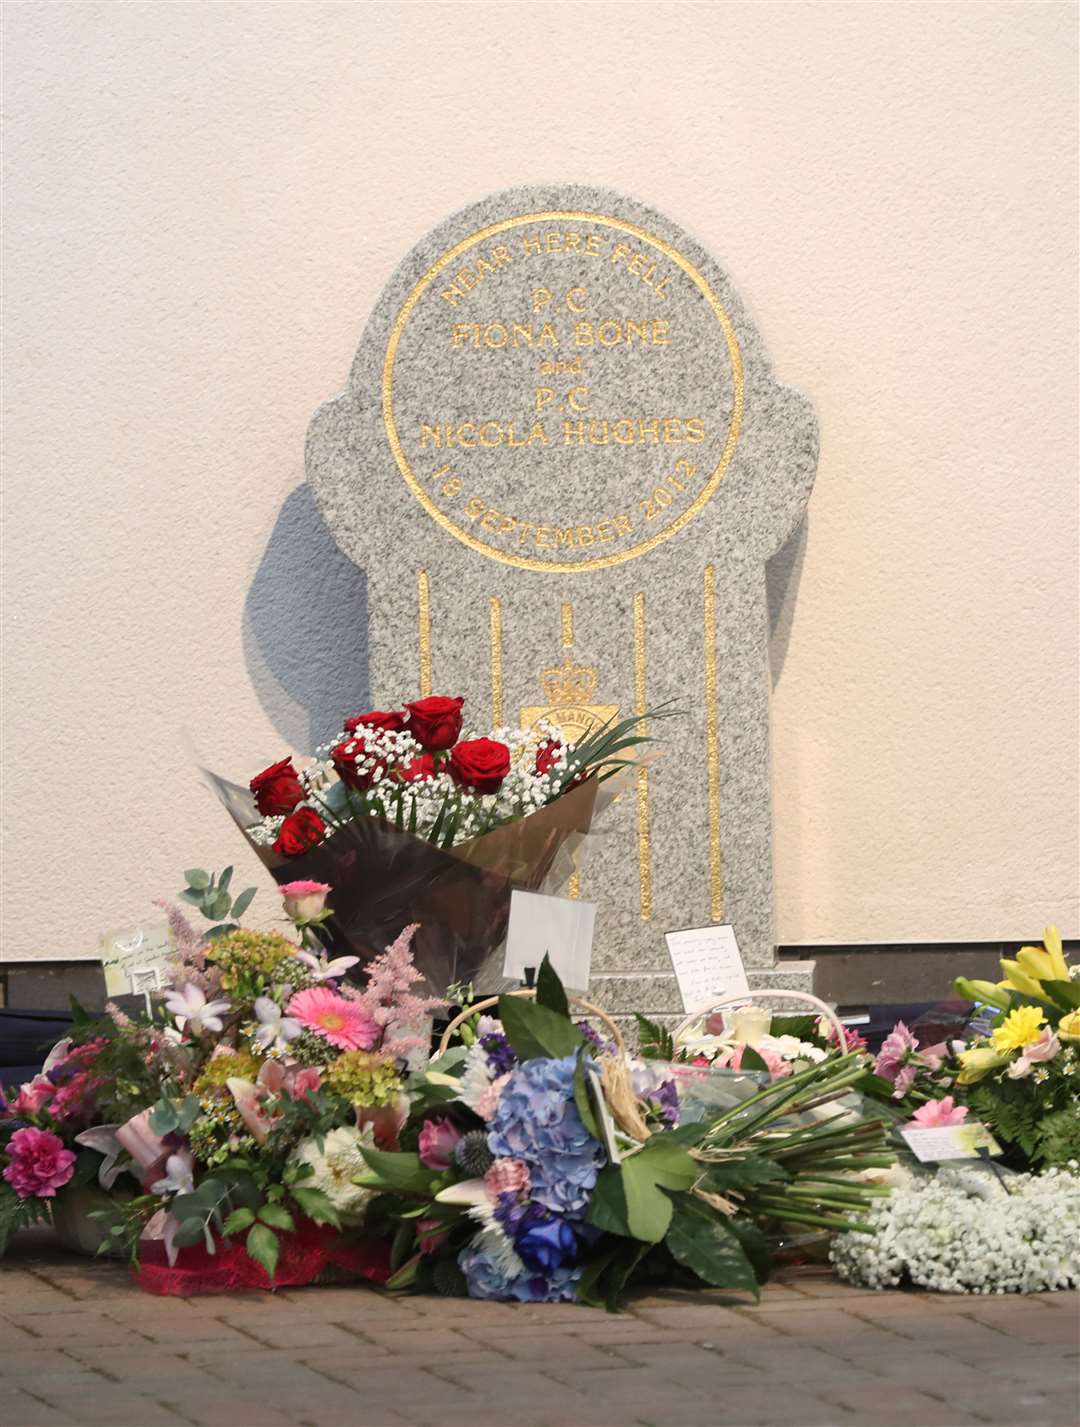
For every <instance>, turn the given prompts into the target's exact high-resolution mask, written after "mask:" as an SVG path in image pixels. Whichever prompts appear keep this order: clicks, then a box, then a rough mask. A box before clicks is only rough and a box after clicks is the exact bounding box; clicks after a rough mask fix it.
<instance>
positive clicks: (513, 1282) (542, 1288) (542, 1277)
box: [458, 1249, 582, 1303]
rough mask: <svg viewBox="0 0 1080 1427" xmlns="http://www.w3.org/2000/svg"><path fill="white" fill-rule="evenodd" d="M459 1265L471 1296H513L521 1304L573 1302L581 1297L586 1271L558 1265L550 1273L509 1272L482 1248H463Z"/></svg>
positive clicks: (459, 1256)
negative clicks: (579, 1290) (580, 1284)
mask: <svg viewBox="0 0 1080 1427" xmlns="http://www.w3.org/2000/svg"><path fill="white" fill-rule="evenodd" d="M458 1267H459V1268H460V1269H461V1271H462V1273H463V1274H464V1275H465V1282H466V1284H467V1285H468V1289H469V1297H470V1298H500V1299H512V1300H514V1301H515V1302H517V1303H570V1302H572V1301H573V1299H574V1298H576V1297H577V1285H578V1280H579V1279H580V1278H581V1273H582V1270H581V1268H580V1266H579V1267H576V1268H557V1269H555V1270H554V1271H553V1272H551V1273H549V1274H545V1273H533V1272H531V1271H528V1270H527V1271H526V1272H525V1273H519V1274H516V1275H510V1274H507V1273H506V1272H505V1270H504V1269H503V1268H501V1267H500V1266H499V1264H497V1263H496V1262H495V1260H494V1259H492V1258H491V1257H490V1256H489V1255H488V1254H486V1253H484V1252H483V1250H481V1249H462V1251H461V1253H460V1254H458Z"/></svg>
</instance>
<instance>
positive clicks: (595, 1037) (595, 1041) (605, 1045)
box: [574, 1021, 615, 1055]
mask: <svg viewBox="0 0 1080 1427" xmlns="http://www.w3.org/2000/svg"><path fill="white" fill-rule="evenodd" d="M574 1024H575V1025H576V1026H577V1028H578V1030H579V1031H580V1032H581V1034H582V1035H583V1036H584V1038H585V1041H586V1043H587V1044H588V1045H590V1046H592V1048H593V1051H594V1053H595V1054H596V1055H614V1054H615V1042H614V1041H606V1040H605V1039H604V1037H603V1036H602V1035H601V1034H600V1032H599V1031H598V1030H597V1029H596V1027H595V1026H593V1025H590V1024H589V1022H588V1021H575V1022H574Z"/></svg>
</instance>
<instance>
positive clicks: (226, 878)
mask: <svg viewBox="0 0 1080 1427" xmlns="http://www.w3.org/2000/svg"><path fill="white" fill-rule="evenodd" d="M232 875H233V870H232V868H231V867H226V869H225V871H224V872H223V873H222V874H221V876H220V877H219V878H218V886H219V887H220V888H221V890H222V891H223V892H225V891H227V890H228V886H229V883H230V882H231V881H232Z"/></svg>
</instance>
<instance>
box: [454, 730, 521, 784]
mask: <svg viewBox="0 0 1080 1427" xmlns="http://www.w3.org/2000/svg"><path fill="white" fill-rule="evenodd" d="M509 772H510V750H509V748H507V746H506V744H505V743H496V741H495V740H494V739H493V738H472V739H470V740H469V741H468V742H467V743H459V744H458V745H457V746H456V747H455V748H453V749H451V751H450V776H451V778H453V780H454V782H455V783H457V784H458V785H459V786H460V787H462V788H468V789H469V790H470V791H471V792H473V793H497V792H498V791H499V789H500V788H501V787H502V781H503V779H504V778H505V777H506V775H507V773H509Z"/></svg>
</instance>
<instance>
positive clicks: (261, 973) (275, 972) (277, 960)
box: [206, 927, 311, 991]
mask: <svg viewBox="0 0 1080 1427" xmlns="http://www.w3.org/2000/svg"><path fill="white" fill-rule="evenodd" d="M297 950H298V948H297V947H296V946H295V945H294V944H293V943H292V942H291V941H289V939H288V938H287V937H284V936H282V935H281V933H280V932H255V931H246V930H244V929H243V928H242V927H241V928H238V929H237V930H236V931H234V932H226V933H225V935H224V936H221V937H217V938H216V939H215V940H214V941H212V942H211V943H210V945H209V947H208V949H207V952H206V959H207V960H208V961H212V962H213V963H214V965H215V966H218V967H220V969H221V984H222V987H223V988H224V989H225V990H226V991H235V990H237V989H238V988H240V987H242V986H243V985H244V983H245V982H246V981H252V980H254V979H255V978H259V979H270V980H278V981H284V980H287V981H288V982H289V983H290V984H291V985H292V986H293V988H294V989H298V988H299V987H300V986H306V985H307V984H308V983H309V981H310V979H311V976H310V972H309V971H308V969H307V967H306V966H305V965H304V963H303V962H302V961H299V960H297V956H296V953H297ZM286 962H291V963H293V964H292V965H289V966H286V965H284V964H283V963H286ZM285 972H287V973H288V974H287V975H285V974H284V973H285Z"/></svg>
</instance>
